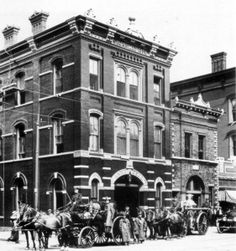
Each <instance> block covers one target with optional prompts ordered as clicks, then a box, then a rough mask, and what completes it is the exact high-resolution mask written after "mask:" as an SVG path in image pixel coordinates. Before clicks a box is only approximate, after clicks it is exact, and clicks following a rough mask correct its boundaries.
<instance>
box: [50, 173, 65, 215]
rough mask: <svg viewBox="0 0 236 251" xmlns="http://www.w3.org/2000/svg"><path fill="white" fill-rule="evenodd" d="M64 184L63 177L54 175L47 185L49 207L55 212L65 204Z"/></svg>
mask: <svg viewBox="0 0 236 251" xmlns="http://www.w3.org/2000/svg"><path fill="white" fill-rule="evenodd" d="M65 191H66V184H65V180H64V177H63V176H62V175H61V174H59V173H57V172H56V173H54V177H53V178H52V179H51V181H50V183H49V191H48V192H47V194H48V195H49V206H50V208H51V209H52V210H53V211H54V212H55V211H56V210H57V209H58V208H59V207H63V206H64V205H65V204H66V193H65Z"/></svg>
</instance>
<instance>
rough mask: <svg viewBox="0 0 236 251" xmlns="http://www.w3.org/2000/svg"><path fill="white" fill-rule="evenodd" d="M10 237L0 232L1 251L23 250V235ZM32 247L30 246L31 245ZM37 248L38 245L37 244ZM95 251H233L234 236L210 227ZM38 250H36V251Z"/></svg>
mask: <svg viewBox="0 0 236 251" xmlns="http://www.w3.org/2000/svg"><path fill="white" fill-rule="evenodd" d="M9 236H10V232H6V231H5V232H3V231H2V232H0V248H1V251H17V250H25V247H26V242H25V237H24V235H23V234H20V243H19V244H16V243H13V242H8V241H6V240H7V238H8V237H9ZM31 247H32V244H31ZM37 247H38V243H37ZM78 249H81V248H69V249H68V250H70V251H76V250H77V251H78ZM92 249H93V250H95V251H120V250H125V251H129V250H130V251H154V250H156V251H187V250H188V251H189V250H191V251H235V250H236V234H233V233H224V234H219V233H217V230H216V228H215V227H210V228H209V229H208V232H207V233H206V235H204V236H200V235H188V236H186V237H185V238H181V239H171V240H152V241H151V240H148V241H145V242H144V243H143V244H131V245H129V246H115V245H109V246H102V247H101V246H97V247H96V246H95V247H92ZM37 250H38V249H37ZM48 250H52V251H54V250H55V251H56V250H60V248H59V247H58V242H57V239H56V237H55V236H53V237H52V238H50V240H49V249H48Z"/></svg>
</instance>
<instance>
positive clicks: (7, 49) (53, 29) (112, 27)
mask: <svg viewBox="0 0 236 251" xmlns="http://www.w3.org/2000/svg"><path fill="white" fill-rule="evenodd" d="M71 19H74V20H76V22H79V21H85V20H89V21H92V22H94V23H95V24H96V25H98V26H100V27H104V28H106V29H113V30H115V31H116V32H117V33H118V34H120V35H123V36H125V37H129V38H130V39H132V40H135V41H138V42H140V43H141V44H144V45H146V46H150V47H152V46H155V47H157V48H158V49H160V50H166V51H167V52H168V53H169V54H170V53H171V54H172V55H176V54H177V51H175V50H173V49H172V48H168V47H165V46H162V45H160V44H157V43H155V42H152V41H149V40H146V39H143V38H140V37H136V36H134V35H132V34H129V33H127V32H125V31H123V30H121V29H119V28H117V27H114V26H111V25H109V24H105V23H103V22H101V21H99V20H96V19H93V18H91V17H87V16H84V15H77V16H74V17H71V18H69V19H67V20H65V21H63V22H61V23H59V24H57V25H55V26H53V27H50V28H48V29H46V30H44V31H42V32H40V33H38V34H36V35H31V36H29V37H26V38H25V39H23V40H21V41H19V42H17V43H15V44H14V45H12V46H9V47H7V48H4V49H1V50H0V55H1V54H4V52H6V51H11V50H14V49H15V48H16V47H18V46H19V44H22V43H27V39H28V38H33V39H38V38H40V37H43V36H45V35H49V34H50V33H52V32H54V31H56V30H57V29H61V28H63V27H66V26H67V27H68V30H70V26H69V24H68V21H69V20H71Z"/></svg>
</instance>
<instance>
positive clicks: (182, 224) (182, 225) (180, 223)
mask: <svg viewBox="0 0 236 251" xmlns="http://www.w3.org/2000/svg"><path fill="white" fill-rule="evenodd" d="M168 219H169V221H168V225H169V229H170V234H171V236H172V237H174V236H177V237H183V236H185V235H186V234H187V226H186V221H185V219H184V216H183V215H182V213H181V212H176V211H170V213H169V215H168Z"/></svg>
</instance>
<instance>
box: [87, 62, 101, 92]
mask: <svg viewBox="0 0 236 251" xmlns="http://www.w3.org/2000/svg"><path fill="white" fill-rule="evenodd" d="M89 76H90V89H92V90H98V89H99V61H98V60H97V59H93V58H90V59H89Z"/></svg>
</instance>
